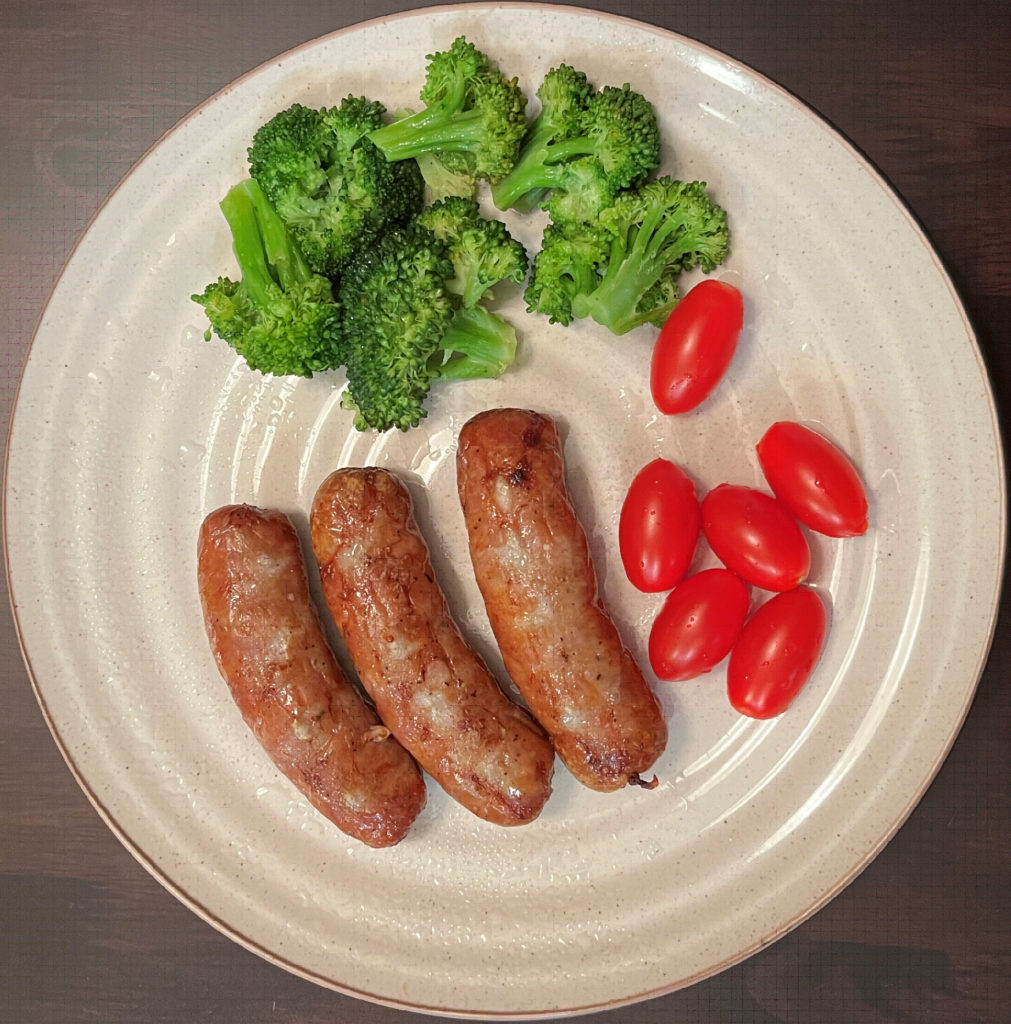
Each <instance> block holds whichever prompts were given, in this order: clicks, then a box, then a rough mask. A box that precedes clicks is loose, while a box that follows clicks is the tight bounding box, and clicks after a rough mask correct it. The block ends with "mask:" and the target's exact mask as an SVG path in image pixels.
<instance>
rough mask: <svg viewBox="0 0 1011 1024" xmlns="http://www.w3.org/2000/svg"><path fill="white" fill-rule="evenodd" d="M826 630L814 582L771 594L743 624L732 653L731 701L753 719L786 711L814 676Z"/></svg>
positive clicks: (729, 675) (823, 606)
mask: <svg viewBox="0 0 1011 1024" xmlns="http://www.w3.org/2000/svg"><path fill="white" fill-rule="evenodd" d="M827 630H828V613H827V612H826V609H825V604H824V602H823V601H822V599H821V598H820V597H819V596H818V594H817V593H816V592H815V591H814V590H812V589H811V588H810V587H797V588H796V589H794V590H788V591H786V592H785V593H782V594H776V595H774V596H773V597H771V598H770V599H769V600H768V601H766V602H765V604H763V605H761V606H760V607H759V608H758V609H757V611H755V612H754V614H752V616H751V618H749V619H748V620H747V622H746V623H745V624H744V629H743V630H742V631H741V635H740V637H739V638H738V640H737V643H736V644H735V645H734V649H733V651H731V653H730V662H729V664H728V666H727V693H728V695H729V697H730V703H731V704H733V706H734V707H735V708H736V709H737V710H738V711H740V712H741V714H744V715H748V716H750V717H751V718H774V717H775V716H776V715H780V714H782V713H783V712H784V711H785V710H786V709H787V707H789V705H790V703H791V702H792V701H793V699H794V698H795V697H796V696H797V694H798V693H799V692H800V689H801V687H803V685H804V683H805V682H806V681H807V679H808V677H809V676H810V675H811V672H812V670H813V669H814V666H815V664H816V663H817V661H818V658H819V657H820V656H821V650H822V646H823V645H824V643H825V635H826V632H827Z"/></svg>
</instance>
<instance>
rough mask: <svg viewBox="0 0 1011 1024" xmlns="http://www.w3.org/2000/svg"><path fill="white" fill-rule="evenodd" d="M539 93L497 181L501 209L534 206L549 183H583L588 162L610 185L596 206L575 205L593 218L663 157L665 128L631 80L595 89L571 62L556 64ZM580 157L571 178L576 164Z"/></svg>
mask: <svg viewBox="0 0 1011 1024" xmlns="http://www.w3.org/2000/svg"><path fill="white" fill-rule="evenodd" d="M537 95H538V96H539V97H540V100H541V110H540V113H539V114H538V116H537V117H536V118H535V119H534V121H533V123H532V124H531V126H530V130H529V131H528V133H527V134H526V136H525V137H524V141H523V145H522V147H521V149H520V155H519V158H518V159H517V161H516V163H515V165H514V166H513V169H512V170H511V171H510V172H509V174H508V175H506V177H505V178H503V179H502V180H501V181H500V182H498V183H496V184H495V185H494V186H493V188H492V197H493V199H494V201H495V205H496V206H497V207H498V208H499V209H500V210H507V209H511V208H514V207H515V208H517V209H521V210H522V209H530V208H531V207H532V205H533V204H534V203H535V202H537V201H539V200H540V199H543V197H544V195H545V194H546V193H547V192H549V191H551V190H561V191H563V192H568V191H570V190H572V189H573V188H574V187H576V185H578V184H579V183H580V182H581V183H582V184H583V187H584V188H585V185H586V181H587V174H588V165H587V163H586V161H592V162H593V163H595V164H596V165H597V167H598V168H599V174H598V175H597V180H598V182H599V186H604V185H606V189H609V190H610V192H611V194H610V195H608V194H607V191H606V190H603V191H602V193H601V194H600V196H599V203H598V205H596V207H593V206H589V207H587V206H586V204H585V201H584V203H582V204H581V206H580V208H578V209H577V210H576V211H574V212H578V213H580V214H581V219H592V217H593V216H595V215H596V213H597V212H598V211H599V210H600V209H603V207H604V206H606V205H607V204H608V201H609V200H610V199H611V198H613V194H614V192H616V191H617V190H619V189H624V188H629V187H631V186H634V185H636V184H638V183H639V182H641V181H643V180H644V179H645V178H646V176H647V175H648V174H649V173H650V172H651V171H652V170H654V169H655V168H656V167H657V166H658V165H659V162H660V130H659V126H658V124H657V118H656V111H655V110H654V109H653V106H652V104H651V103H650V102H649V101H648V100H647V99H646V98H645V97H644V96H642V95H641V94H640V93H638V92H635V91H634V90H633V89H632V88H631V87H630V86H628V85H624V86H622V88H620V89H619V88H617V87H615V86H605V87H604V88H603V89H601V90H600V91H599V92H594V91H593V88H592V86H590V85H589V83H588V82H587V80H586V76H585V75H584V74H582V72H579V71H575V70H574V69H573V68H571V67H569V66H568V65H565V64H563V65H560V66H559V67H557V68H553V69H552V70H551V71H549V72H548V73H547V75H545V77H544V81H543V82H542V83H541V86H540V88H539V89H538V90H537ZM574 162H575V163H580V164H582V177H581V178H577V181H576V183H575V184H574V183H573V181H572V178H571V175H572V173H573V164H574Z"/></svg>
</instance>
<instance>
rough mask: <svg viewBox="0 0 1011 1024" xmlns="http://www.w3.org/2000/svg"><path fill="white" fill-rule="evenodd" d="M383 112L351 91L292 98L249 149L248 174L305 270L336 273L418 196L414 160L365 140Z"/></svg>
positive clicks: (413, 206)
mask: <svg viewBox="0 0 1011 1024" xmlns="http://www.w3.org/2000/svg"><path fill="white" fill-rule="evenodd" d="M384 112H385V107H383V105H382V104H381V103H377V102H374V101H371V100H368V99H365V98H364V97H357V96H348V97H347V98H346V99H344V100H343V101H342V102H341V104H340V106H338V107H329V108H326V107H324V108H322V109H319V110H316V109H312V108H309V107H305V106H302V105H301V104H299V103H295V104H293V105H292V106H290V107H288V108H287V109H286V110H282V111H280V112H279V113H278V114H275V115H274V117H272V118H271V119H270V120H269V121H268V122H267V123H266V124H264V125H263V126H262V127H261V128H260V129H259V130H258V131H257V132H256V134H255V135H254V137H253V142H252V145H251V146H250V147H249V168H250V174H251V176H252V177H253V178H255V179H256V180H257V181H258V182H259V184H260V187H261V188H262V189H263V191H264V193H265V194H266V196H267V198H268V199H269V200H270V202H271V203H272V204H273V206H274V208H275V209H276V210H277V212H278V214H279V215H280V217H281V219H282V220H283V221H284V222H285V224H287V225H288V228H289V230H290V231H291V232H292V234H293V236H294V237H295V240H296V241H297V242H298V244H299V246H300V247H301V249H302V252H303V253H304V255H305V257H306V259H307V260H308V262H309V265H310V266H311V267H312V269H313V270H315V271H316V272H317V273H319V274H325V275H326V276H327V277H330V278H336V277H338V276H339V275H340V273H341V271H342V269H343V268H344V266H345V264H346V263H347V262H348V260H349V259H350V258H351V256H352V255H353V254H354V253H355V252H357V251H358V250H359V249H360V248H361V247H362V246H366V245H370V244H371V243H372V242H373V241H374V240H375V239H376V238H377V237H378V236H379V235H380V234H381V233H382V231H384V230H385V229H386V227H387V226H390V225H396V224H401V223H403V222H404V221H406V220H408V219H409V218H410V217H411V216H413V215H414V214H415V213H416V212H417V211H418V210H419V209H420V208H421V205H422V203H423V201H424V183H423V181H422V179H421V174H420V171H419V170H418V167H417V165H416V164H415V163H414V162H413V161H406V162H403V163H399V164H393V163H390V162H389V161H388V160H387V159H386V158H385V157H384V156H383V154H382V153H381V152H380V151H379V150H378V149H377V148H376V147H375V146H374V145H373V144H372V143H371V142H370V141H369V139H368V138H367V136H368V133H369V132H371V131H373V130H375V129H376V128H378V127H379V126H380V125H382V123H383V114H384Z"/></svg>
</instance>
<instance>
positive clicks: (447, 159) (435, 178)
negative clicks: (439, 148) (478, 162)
mask: <svg viewBox="0 0 1011 1024" xmlns="http://www.w3.org/2000/svg"><path fill="white" fill-rule="evenodd" d="M468 158H469V155H468V154H467V153H422V154H421V155H420V156H418V157H416V158H415V160H416V162H417V164H418V170H420V171H421V176H422V178H424V179H425V184H426V185H427V186H428V191H429V195H430V196H431V198H432V200H433V201H438V200H439V199H448V198H449V197H450V196H463V197H464V198H465V199H473V198H474V196H475V195H476V194H477V178H475V177H474V169H473V166H471V164H472V161H471V162H468Z"/></svg>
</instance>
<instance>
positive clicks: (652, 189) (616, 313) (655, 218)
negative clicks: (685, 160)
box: [572, 177, 730, 334]
mask: <svg viewBox="0 0 1011 1024" xmlns="http://www.w3.org/2000/svg"><path fill="white" fill-rule="evenodd" d="M600 227H601V229H602V230H603V231H604V232H605V233H606V235H607V237H608V240H609V247H608V251H607V256H606V261H605V262H604V263H603V264H602V271H601V275H600V279H599V281H598V283H597V285H596V287H594V288H593V289H592V290H585V289H581V290H580V291H579V292H577V293H575V294H573V296H572V315H573V316H574V317H577V318H578V317H586V316H589V317H592V318H593V319H594V320H596V321H597V323H599V324H602V325H603V326H604V327H607V328H608V329H609V330H610V331H612V332H613V333H614V334H625V333H626V332H627V331H630V330H632V328H633V327H638V326H640V325H641V324H646V323H651V324H655V325H657V326H658V327H659V326H662V325H663V323H664V321H665V320H666V319H667V317H668V316H669V315H670V313H671V310H672V309H673V308H674V305H675V303H676V302H677V276H678V274H680V273H681V271H683V270H689V269H691V268H692V267H700V268H701V269H702V270H704V271H705V272H706V273H708V272H709V271H711V270H712V269H713V268H714V267H715V266H716V265H717V264H719V263H721V262H722V261H723V259H724V257H725V256H726V254H727V250H728V247H729V242H730V235H729V229H728V227H727V214H726V211H724V210H723V209H722V208H721V207H720V206H718V205H717V204H716V203H714V202H713V201H712V199H711V198H710V197H709V195H708V193H707V192H706V185H705V182H701V181H692V182H683V181H675V180H674V179H673V178H670V177H662V178H658V179H657V180H656V181H653V182H648V183H647V184H645V185H642V186H640V187H639V188H637V189H635V190H632V191H629V192H624V193H622V194H621V195H619V196H618V198H617V199H616V200H615V202H614V205H613V206H611V207H609V208H608V209H606V210H604V211H603V212H602V213H601V215H600Z"/></svg>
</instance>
